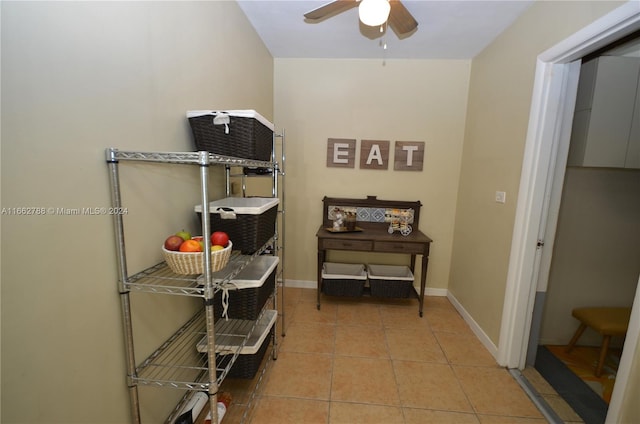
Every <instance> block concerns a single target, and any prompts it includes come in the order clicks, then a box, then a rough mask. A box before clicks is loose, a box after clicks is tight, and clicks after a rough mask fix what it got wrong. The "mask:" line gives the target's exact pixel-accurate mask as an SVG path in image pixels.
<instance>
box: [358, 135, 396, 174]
mask: <svg viewBox="0 0 640 424" xmlns="http://www.w3.org/2000/svg"><path fill="white" fill-rule="evenodd" d="M360 168H361V169H388V168H389V141H388V140H380V141H376V140H362V143H361V146H360Z"/></svg>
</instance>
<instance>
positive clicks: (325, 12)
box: [304, 0, 358, 21]
mask: <svg viewBox="0 0 640 424" xmlns="http://www.w3.org/2000/svg"><path fill="white" fill-rule="evenodd" d="M357 4H358V0H335V1H332V2H331V3H327V4H325V5H323V6H320V7H318V8H317V9H313V10H312V11H310V12H307V13H305V14H304V17H305V18H307V19H309V20H312V21H317V20H320V19H324V18H328V17H331V16H333V15H337V14H338V13H340V12H343V11H345V10H347V9H351V8H352V7H355V6H356V5H357Z"/></svg>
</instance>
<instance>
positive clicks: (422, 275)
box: [419, 255, 429, 317]
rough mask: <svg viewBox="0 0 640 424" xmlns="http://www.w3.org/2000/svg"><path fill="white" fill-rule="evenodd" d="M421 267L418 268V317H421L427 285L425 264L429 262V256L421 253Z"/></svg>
mask: <svg viewBox="0 0 640 424" xmlns="http://www.w3.org/2000/svg"><path fill="white" fill-rule="evenodd" d="M421 262H422V268H421V270H420V299H419V302H420V310H419V313H420V317H422V308H423V306H424V290H425V287H426V285H427V264H428V263H429V256H427V255H422V259H421Z"/></svg>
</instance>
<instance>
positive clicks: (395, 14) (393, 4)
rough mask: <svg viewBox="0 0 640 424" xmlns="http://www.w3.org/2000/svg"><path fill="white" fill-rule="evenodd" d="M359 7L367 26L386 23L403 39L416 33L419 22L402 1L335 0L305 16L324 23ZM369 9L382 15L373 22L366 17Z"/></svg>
mask: <svg viewBox="0 0 640 424" xmlns="http://www.w3.org/2000/svg"><path fill="white" fill-rule="evenodd" d="M358 3H360V5H359V9H360V10H359V13H360V20H361V21H362V23H364V24H365V25H370V26H381V25H383V24H384V23H385V22H387V23H388V25H389V26H390V27H391V29H393V31H394V32H395V33H396V34H397V35H398V37H401V36H403V35H407V34H409V33H411V32H412V31H414V30H415V29H416V28H417V27H418V22H417V21H416V20H415V19H414V17H413V16H412V15H411V13H410V12H409V11H408V10H407V8H406V7H404V5H403V4H402V2H401V1H400V0H334V1H332V2H330V3H327V4H325V5H323V6H320V7H318V8H317V9H314V10H312V11H310V12H307V13H305V14H304V17H305V18H307V19H308V20H309V21H322V20H324V19H326V18H330V17H332V16H334V15H337V14H338V13H342V12H344V11H345V10H348V9H351V8H353V7H355V6H357V5H358ZM368 8H375V9H370V10H375V11H376V12H379V13H380V16H376V17H374V18H373V20H370V19H369V18H367V17H366V16H365V14H366V11H367V10H369V9H368Z"/></svg>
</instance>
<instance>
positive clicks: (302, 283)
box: [285, 280, 448, 296]
mask: <svg viewBox="0 0 640 424" xmlns="http://www.w3.org/2000/svg"><path fill="white" fill-rule="evenodd" d="M285 285H286V287H295V288H300V289H314V290H315V289H316V288H317V286H318V283H317V282H316V281H309V280H286V283H285ZM447 293H448V290H447V289H433V288H429V287H427V288H425V290H424V294H425V296H447Z"/></svg>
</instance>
